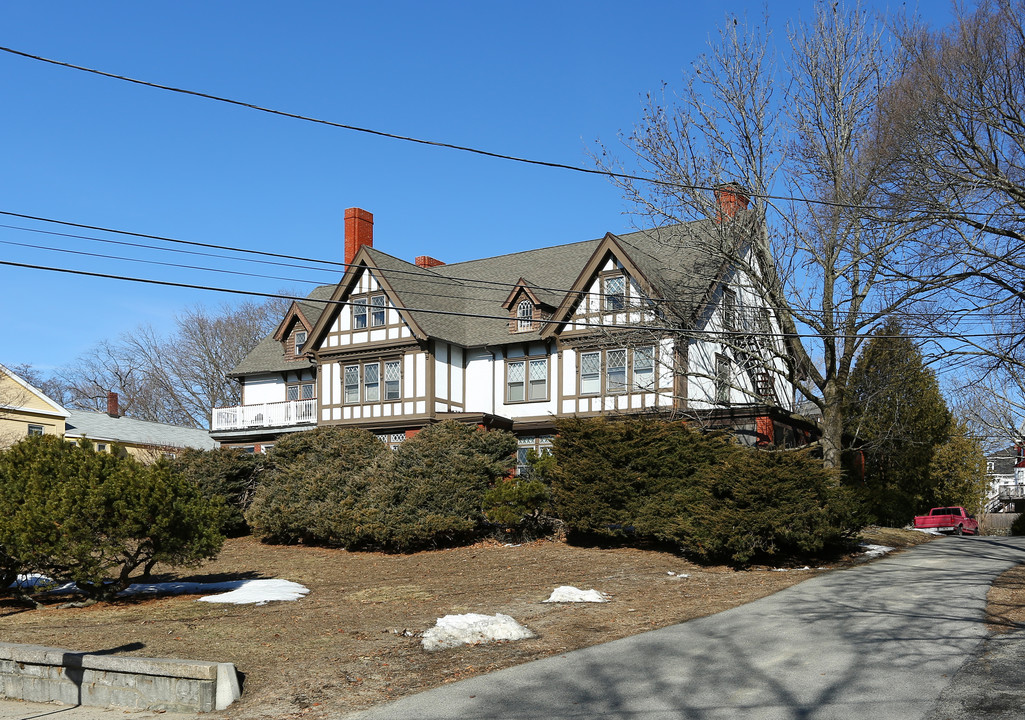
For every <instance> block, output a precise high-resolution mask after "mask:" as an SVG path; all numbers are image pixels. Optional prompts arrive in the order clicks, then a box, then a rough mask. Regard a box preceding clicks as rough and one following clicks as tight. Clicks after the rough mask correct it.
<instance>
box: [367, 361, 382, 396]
mask: <svg viewBox="0 0 1025 720" xmlns="http://www.w3.org/2000/svg"><path fill="white" fill-rule="evenodd" d="M363 399H364V400H366V401H367V402H378V401H379V400H380V399H381V366H380V365H379V364H378V363H374V364H373V365H364V366H363Z"/></svg>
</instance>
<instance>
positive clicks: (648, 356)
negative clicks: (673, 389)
mask: <svg viewBox="0 0 1025 720" xmlns="http://www.w3.org/2000/svg"><path fill="white" fill-rule="evenodd" d="M654 380H655V348H653V347H644V348H637V349H635V350H634V388H636V389H639V390H651V389H652V388H654V387H655V383H654Z"/></svg>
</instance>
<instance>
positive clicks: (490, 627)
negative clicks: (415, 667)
mask: <svg viewBox="0 0 1025 720" xmlns="http://www.w3.org/2000/svg"><path fill="white" fill-rule="evenodd" d="M532 637H534V633H532V632H531V631H530V630H528V629H527V628H525V627H523V626H522V625H520V624H519V623H518V622H516V621H515V620H513V619H512V618H511V617H509V616H508V615H503V614H502V613H497V614H495V615H481V614H479V613H467V614H465V615H446V616H445V617H443V618H438V621H437V622H436V623H435V625H434V627H432V628H431V629H429V630H426V631H424V637H423V640H422V641H421V643H422V644H423V648H424V650H444V649H445V648H452V647H457V646H459V645H479V644H481V643H487V642H496V641H501V640H525V639H527V638H532Z"/></svg>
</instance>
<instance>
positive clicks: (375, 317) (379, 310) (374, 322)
mask: <svg viewBox="0 0 1025 720" xmlns="http://www.w3.org/2000/svg"><path fill="white" fill-rule="evenodd" d="M384 317H385V309H384V295H374V297H372V298H370V324H371V326H373V327H380V326H381V325H384Z"/></svg>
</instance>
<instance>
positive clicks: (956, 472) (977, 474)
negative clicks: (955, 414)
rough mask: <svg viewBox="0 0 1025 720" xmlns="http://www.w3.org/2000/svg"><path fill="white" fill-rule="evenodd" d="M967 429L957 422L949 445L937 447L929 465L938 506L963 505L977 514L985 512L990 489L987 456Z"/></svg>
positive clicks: (947, 443)
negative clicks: (987, 475)
mask: <svg viewBox="0 0 1025 720" xmlns="http://www.w3.org/2000/svg"><path fill="white" fill-rule="evenodd" d="M967 430H968V429H967V428H966V427H965V426H964V425H963V424H961V423H957V424H956V426H955V430H954V433H953V434H952V435H951V436H950V439H949V440H947V442H945V443H943V444H942V445H939V446H937V447H936V450H935V452H934V453H933V456H932V462H931V463H930V465H929V474H930V479H931V480H932V483H933V486H934V488H935V492H936V497H935V499H936V505H960V506H962V507H964V508H965V509H967V510H968V512H970V513H972V514H975V513H980V512H982V510H983V508H984V507H985V504H986V493H987V492H988V490H989V478H987V477H986V453H985V451H984V450H983V449H982V445H981V444H980V443H979V441H978V440H976V439H975V438H972V437H969V435H968V431H967Z"/></svg>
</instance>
